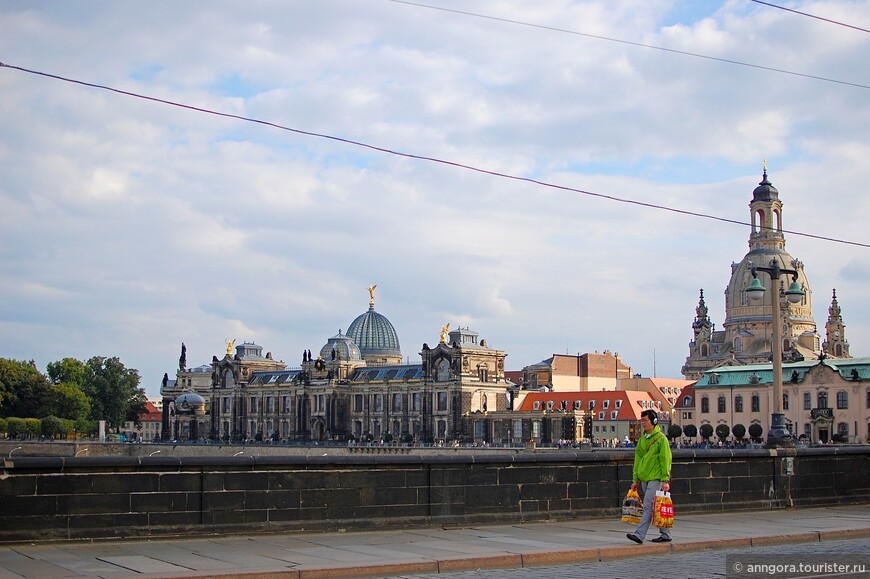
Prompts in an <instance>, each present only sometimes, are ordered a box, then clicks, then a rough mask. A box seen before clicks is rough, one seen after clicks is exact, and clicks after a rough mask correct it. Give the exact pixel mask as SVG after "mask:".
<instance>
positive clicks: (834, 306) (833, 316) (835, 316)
mask: <svg viewBox="0 0 870 579" xmlns="http://www.w3.org/2000/svg"><path fill="white" fill-rule="evenodd" d="M834 322H840V323H842V322H843V316H842V312H841V310H840V304H839V303H838V302H837V288H834V296H833V298H831V307H829V308H828V323H829V324H831V323H834Z"/></svg>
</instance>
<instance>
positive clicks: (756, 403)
mask: <svg viewBox="0 0 870 579" xmlns="http://www.w3.org/2000/svg"><path fill="white" fill-rule="evenodd" d="M752 411H753V412H761V399H760V398H759V397H758V394H753V395H752Z"/></svg>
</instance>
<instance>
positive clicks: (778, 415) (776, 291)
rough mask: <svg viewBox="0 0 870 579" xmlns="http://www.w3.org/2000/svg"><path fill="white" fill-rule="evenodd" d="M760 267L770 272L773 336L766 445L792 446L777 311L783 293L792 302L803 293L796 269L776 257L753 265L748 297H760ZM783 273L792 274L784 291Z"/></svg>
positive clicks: (761, 286) (759, 298)
mask: <svg viewBox="0 0 870 579" xmlns="http://www.w3.org/2000/svg"><path fill="white" fill-rule="evenodd" d="M758 271H763V272H765V273H767V274H768V275H769V276H770V281H771V288H770V289H771V292H772V295H771V309H772V310H773V317H772V324H773V337H772V339H771V342H772V343H771V357H772V360H771V362H772V363H773V408H772V412H771V415H770V430H768V432H767V446H768V447H778V446H791V445H792V444H793V442H792V439H791V435H790V434H789V432H788V429H787V428H786V425H785V415H784V414H783V412H782V327H781V324H782V322H781V319H780V318H781V315H780V303H781V301H780V300H781V299H782V296H783V295H785V297H786V299H788V301H789V302H791V303H793V304H795V303H798V302H799V301H801V299H803V297H804V295H805V294H804V291H803V290H802V289H801V288H800V286H799V285H798V283H797V278H798V272H797V271H796V270H793V269H786V268H783V267H780V265H779V262H778V261H777V260H775V259H771V260H770V267H760V266H758V267H756V266H753V267H752V283H751V284H749V287H748V288H746V291H747V293H748V294H749V298H750V299H751V300H753V301H756V302H758V301H760V300H761V299H762V298H763V297H764V292H765V291H766V289H765V287H764V285H762V283H761V281H760V280H759V279H758V277H757V272H758ZM782 274H787V275H791V276H792V283H791V285H790V286H789V287H788V289H787V290H785V291H784V292H783V291H782V290H781V289H780V288H778V287H777V285H778V284H779V278H780V276H781V275H782Z"/></svg>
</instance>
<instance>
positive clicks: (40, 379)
mask: <svg viewBox="0 0 870 579" xmlns="http://www.w3.org/2000/svg"><path fill="white" fill-rule="evenodd" d="M50 386H51V384H50V383H49V381H48V378H46V377H45V376H43V375H42V374H41V373H40V372H39V370H37V369H36V363H35V362H34V361H33V360H30V361H28V362H23V361H19V360H10V359H8V358H0V416H3V417H9V416H45V415H46V414H47V413H46V412H45V409H44V408H43V407H42V399H43V397H44V395H45V393H46V392H47V391H48V389H49V388H50Z"/></svg>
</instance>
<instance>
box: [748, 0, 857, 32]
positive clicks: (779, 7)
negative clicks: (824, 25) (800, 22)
mask: <svg viewBox="0 0 870 579" xmlns="http://www.w3.org/2000/svg"><path fill="white" fill-rule="evenodd" d="M749 1H750V2H755V3H756V4H763V5H765V6H770V7H771V8H777V9H779V10H785V11H786V12H792V13H794V14H800V15H801V16H807V17H809V18H815V19H816V20H823V21H825V22H830V23H831V24H836V25H837V26H845V27H846V28H852V29H854V30H860V31H861V32H870V30H867V29H866V28H861V27H860V26H852V25H851V24H846V23H845V22H838V21H837V20H831V19H830V18H822V17H821V16H816V15H815V14H809V13H808V12H801V11H800V10H793V9H791V8H786V7H785V6H779V5H777V4H771V3H770V2H762V0H749Z"/></svg>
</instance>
